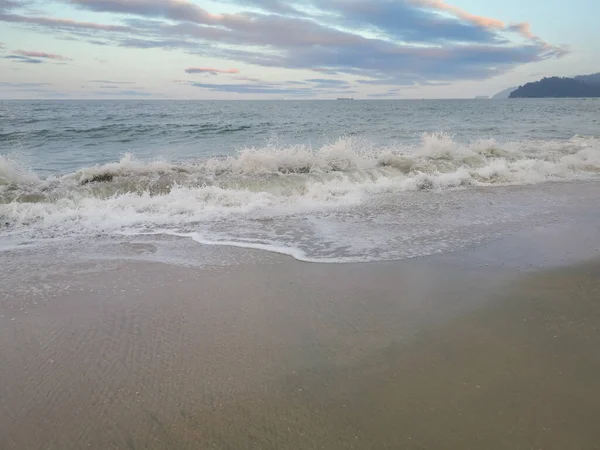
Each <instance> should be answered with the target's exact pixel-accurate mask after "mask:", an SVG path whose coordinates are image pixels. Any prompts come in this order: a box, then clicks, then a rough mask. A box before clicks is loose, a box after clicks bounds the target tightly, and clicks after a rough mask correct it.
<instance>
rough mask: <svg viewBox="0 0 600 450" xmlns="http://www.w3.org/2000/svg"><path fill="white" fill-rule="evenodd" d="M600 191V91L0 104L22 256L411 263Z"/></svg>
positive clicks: (565, 214)
mask: <svg viewBox="0 0 600 450" xmlns="http://www.w3.org/2000/svg"><path fill="white" fill-rule="evenodd" d="M599 194H600V99H556V100H555V99H508V100H394V101H385V100H373V101H361V100H354V101H0V252H10V254H11V255H14V258H17V257H18V255H19V254H25V253H29V254H40V252H42V253H43V252H44V251H46V252H52V254H55V252H56V251H58V250H57V249H63V251H64V249H69V250H68V254H66V253H63V254H62V255H63V257H70V256H71V255H79V257H81V258H85V257H90V258H92V257H93V258H113V257H127V258H134V259H135V258H137V259H147V260H151V261H171V262H179V263H182V264H192V265H194V264H197V265H213V264H235V263H236V258H235V257H233V256H231V255H230V256H228V257H227V258H225V259H223V258H224V257H223V252H222V251H220V249H223V248H231V247H238V248H241V249H247V250H249V251H252V255H253V256H252V257H253V258H255V259H258V260H260V259H261V258H269V255H271V256H272V255H273V254H274V253H278V254H284V255H289V256H290V257H293V258H295V259H298V260H300V261H305V262H310V263H357V262H374V261H391V260H401V259H407V258H414V257H421V256H426V255H433V254H440V253H448V252H456V251H459V250H465V249H469V248H473V247H477V246H480V245H485V244H486V243H489V242H492V241H494V240H497V239H500V238H502V237H503V236H506V235H508V234H510V233H515V232H518V231H519V230H524V229H530V228H533V227H544V226H546V225H547V224H551V223H561V222H568V221H569V220H578V218H581V217H585V216H586V215H595V217H597V216H598V210H599V207H598V205H599V203H598V202H599V200H600V196H599ZM136 246H137V247H136ZM49 249H51V250H49ZM261 255H262V256H261Z"/></svg>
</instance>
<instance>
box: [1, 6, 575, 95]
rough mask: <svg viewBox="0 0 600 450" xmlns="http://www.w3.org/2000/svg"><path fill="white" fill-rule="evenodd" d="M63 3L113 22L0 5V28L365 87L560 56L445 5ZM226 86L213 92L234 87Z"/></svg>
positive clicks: (516, 27) (527, 32) (498, 70)
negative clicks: (20, 27) (3, 24)
mask: <svg viewBox="0 0 600 450" xmlns="http://www.w3.org/2000/svg"><path fill="white" fill-rule="evenodd" d="M63 1H64V2H66V3H69V4H70V5H72V6H75V7H77V8H80V9H85V10H88V11H94V12H102V13H107V14H113V15H114V16H113V19H114V20H115V21H114V22H113V23H111V24H100V23H95V22H78V21H74V20H71V19H59V18H53V17H38V16H30V15H26V14H25V15H17V14H11V13H10V11H11V8H12V9H14V4H15V3H14V2H11V1H8V0H0V5H2V6H1V7H0V21H8V22H14V23H21V24H26V25H27V24H28V25H31V26H35V27H38V28H43V29H46V30H47V31H48V32H55V31H57V30H58V31H60V32H63V34H64V32H68V33H71V34H78V35H80V36H81V35H82V34H83V35H86V36H87V37H89V39H90V41H92V42H93V41H95V42H98V35H100V33H102V36H101V37H102V40H101V41H100V42H102V43H108V42H110V43H112V45H117V46H122V47H128V48H138V49H151V48H160V49H164V50H179V51H183V52H186V53H190V54H194V55H197V56H202V57H211V58H223V59H228V60H231V61H238V62H243V63H246V64H253V65H257V66H262V67H272V68H278V69H281V68H287V69H304V70H312V71H315V72H318V73H323V74H328V75H336V76H340V75H345V76H355V77H360V78H361V79H362V81H363V84H390V85H407V86H409V85H415V84H417V85H423V84H424V83H426V82H428V81H435V82H451V81H456V80H481V79H486V78H489V77H492V76H496V75H499V74H502V73H504V72H506V71H508V70H511V69H513V68H515V67H518V66H520V65H523V64H527V63H531V62H537V61H543V60H548V59H555V58H560V57H561V56H563V55H565V54H566V50H565V49H562V48H557V47H555V46H552V45H550V44H548V43H546V42H544V41H543V40H542V39H541V38H539V37H537V36H535V35H534V34H533V33H532V31H531V28H530V26H529V24H528V23H525V22H519V23H516V24H508V25H507V24H505V23H504V22H503V21H501V20H498V19H495V18H492V17H485V16H479V15H476V14H473V13H471V12H468V11H466V10H463V9H461V8H458V7H456V6H453V5H450V4H448V3H446V2H444V1H442V0H352V1H350V0H289V1H283V0H229V3H230V4H232V5H237V6H240V7H245V8H250V11H245V12H238V13H224V14H215V13H212V12H210V11H208V10H206V9H204V8H202V7H201V6H199V5H198V4H196V3H194V2H191V1H188V0H63ZM190 69H192V70H193V69H200V70H198V71H192V72H188V73H213V74H216V73H224V72H223V71H222V69H212V70H205V71H202V69H210V68H188V70H190ZM225 73H233V72H225ZM315 79H317V78H315ZM324 79H325V78H323V80H324ZM317 84H318V86H316V87H319V88H320V87H323V86H325V85H330V86H332V85H331V82H329V83H328V82H326V83H317ZM227 86H231V85H224V87H219V85H213V88H211V89H235V87H233V88H232V87H227ZM243 86H246V85H243ZM343 86H344V85H343V84H339V86H338V87H339V88H343ZM206 88H207V89H209V87H206ZM240 89H241V90H247V89H250V88H246V87H240ZM252 89H255V90H256V89H261V88H260V87H258V86H254V87H253V88H252ZM263 89H266V90H273V89H280V90H281V89H285V88H281V87H279V88H277V87H273V86H265V87H263Z"/></svg>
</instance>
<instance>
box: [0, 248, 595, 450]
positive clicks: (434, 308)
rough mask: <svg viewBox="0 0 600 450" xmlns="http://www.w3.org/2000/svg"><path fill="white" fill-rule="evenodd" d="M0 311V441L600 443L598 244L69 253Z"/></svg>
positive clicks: (55, 444) (61, 445) (81, 444)
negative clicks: (174, 254) (369, 256)
mask: <svg viewBox="0 0 600 450" xmlns="http://www.w3.org/2000/svg"><path fill="white" fill-rule="evenodd" d="M3 257H4V258H6V257H10V255H8V256H7V255H4V256H3ZM467 259H468V258H467ZM461 261H462V262H461ZM34 281H35V280H34ZM0 316H2V317H0V361H1V364H0V449H3V450H4V449H19V450H30V449H31V450H33V449H48V450H50V449H52V450H55V449H56V450H70V449H73V450H75V449H77V450H79V449H98V450H100V449H127V450H133V449H152V450H154V449H177V450H179V449H212V448H217V449H351V448H355V449H510V450H519V449H524V450H525V449H527V450H529V449H536V450H537V449H545V450H548V449H557V450H559V449H560V450H564V449H571V450H575V449H596V448H600V427H598V425H597V422H598V418H599V417H600V401H599V400H598V399H600V382H599V381H598V380H599V377H600V353H599V349H600V261H598V260H597V259H595V260H592V261H588V262H584V263H580V264H571V265H569V266H566V267H555V268H551V269H541V268H535V267H534V268H532V269H531V270H529V271H528V272H519V271H517V270H514V268H510V267H509V268H504V269H500V268H498V267H482V266H481V265H477V264H469V263H468V261H467V262H465V258H463V257H461V256H453V257H432V258H422V259H418V260H409V261H404V262H396V263H376V264H366V265H362V264H352V265H319V264H304V263H299V262H296V261H293V260H289V259H287V258H284V257H273V258H271V259H270V260H268V261H267V262H265V263H263V264H258V265H257V264H247V265H244V264H241V265H239V266H237V267H220V268H204V269H197V268H182V267H177V266H173V265H166V264H159V263H150V262H132V261H118V260H116V261H95V262H94V261H89V262H87V263H80V264H76V265H69V264H66V263H65V265H64V266H62V267H61V266H55V267H53V268H52V270H51V272H49V274H48V275H46V276H44V277H40V278H39V279H37V281H36V282H35V283H33V284H32V287H31V288H27V289H24V287H23V286H8V289H3V292H2V294H0Z"/></svg>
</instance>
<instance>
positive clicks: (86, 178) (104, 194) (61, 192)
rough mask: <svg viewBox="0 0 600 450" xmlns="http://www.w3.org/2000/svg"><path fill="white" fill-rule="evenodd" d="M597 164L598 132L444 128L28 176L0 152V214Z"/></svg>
mask: <svg viewBox="0 0 600 450" xmlns="http://www.w3.org/2000/svg"><path fill="white" fill-rule="evenodd" d="M598 174H600V139H598V138H587V137H584V136H575V137H573V138H572V139H570V140H568V141H537V142H512V143H504V144H500V143H497V142H495V141H493V140H480V141H476V142H473V143H470V144H462V143H460V142H457V141H455V140H454V139H453V138H452V137H451V136H449V135H445V134H440V133H437V134H430V135H425V136H423V138H422V140H421V142H420V143H419V144H418V145H414V146H376V145H373V144H371V143H369V142H366V141H364V140H360V139H355V138H340V139H338V140H337V141H335V142H333V143H332V144H330V145H326V146H323V147H320V148H311V147H308V146H304V145H296V146H287V147H282V146H277V145H271V146H266V147H261V148H247V149H243V150H241V151H240V152H239V153H238V154H237V155H236V156H234V157H223V158H211V159H204V160H197V161H189V162H168V161H151V162H144V161H140V160H137V159H136V158H135V157H134V156H133V155H131V154H126V155H125V156H123V158H122V159H121V160H120V161H118V162H114V163H110V164H105V165H98V166H94V167H87V168H83V169H81V170H78V171H76V172H72V173H67V174H62V175H54V176H50V177H46V178H42V177H39V176H38V175H36V174H35V173H33V172H31V171H27V170H24V169H23V168H20V167H19V165H18V164H16V163H15V162H14V161H11V160H9V159H8V158H7V157H2V156H0V220H1V223H0V225H2V226H3V227H4V228H5V229H12V230H14V229H19V228H24V227H31V226H35V227H37V228H45V229H48V230H50V229H51V230H54V231H55V232H56V233H72V232H73V231H74V230H78V231H84V230H90V231H95V232H98V231H114V230H123V229H124V228H125V229H126V228H128V227H142V228H152V227H173V226H179V225H182V224H190V223H197V222H205V221H214V220H219V219H223V218H227V217H231V216H232V215H233V216H239V215H248V214H250V215H252V214H255V215H256V214H258V215H262V216H264V217H272V216H278V215H285V214H296V213H301V212H307V211H311V210H315V209H321V210H322V209H327V208H336V207H339V206H344V205H356V204H360V203H361V202H364V201H366V199H367V198H369V196H371V195H373V194H378V193H385V192H399V191H417V190H439V191H443V190H447V189H456V188H469V187H471V186H494V185H511V184H537V183H542V182H546V181H556V180H575V179H589V178H592V177H597V176H598Z"/></svg>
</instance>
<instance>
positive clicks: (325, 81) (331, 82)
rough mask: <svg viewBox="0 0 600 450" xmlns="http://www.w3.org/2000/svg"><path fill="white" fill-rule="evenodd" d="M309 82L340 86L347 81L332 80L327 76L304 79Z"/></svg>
mask: <svg viewBox="0 0 600 450" xmlns="http://www.w3.org/2000/svg"><path fill="white" fill-rule="evenodd" d="M306 81H308V82H309V83H316V84H322V85H329V86H342V85H347V84H348V82H347V81H346V80H332V79H328V78H312V79H310V80H306Z"/></svg>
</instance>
